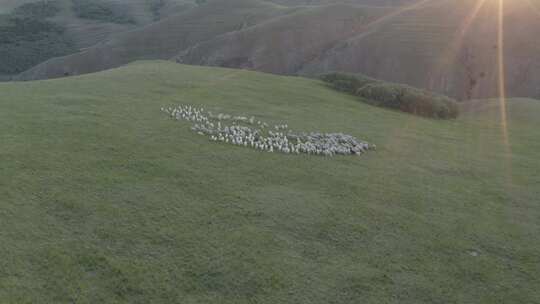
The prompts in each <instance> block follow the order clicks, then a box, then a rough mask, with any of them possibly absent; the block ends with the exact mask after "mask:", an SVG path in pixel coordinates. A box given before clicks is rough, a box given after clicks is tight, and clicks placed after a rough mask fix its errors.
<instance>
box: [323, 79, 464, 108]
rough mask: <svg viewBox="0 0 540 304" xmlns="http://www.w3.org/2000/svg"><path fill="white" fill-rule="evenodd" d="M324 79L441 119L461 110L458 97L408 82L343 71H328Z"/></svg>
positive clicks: (381, 102)
mask: <svg viewBox="0 0 540 304" xmlns="http://www.w3.org/2000/svg"><path fill="white" fill-rule="evenodd" d="M321 79H322V80H323V81H325V82H327V83H329V84H330V85H331V86H332V87H333V88H334V89H336V90H339V91H344V92H348V93H351V94H354V95H356V96H359V97H362V100H364V101H365V102H367V103H369V104H372V105H375V106H379V107H385V108H390V109H395V110H399V111H402V112H407V113H412V114H415V115H419V116H424V117H431V118H441V119H449V118H456V117H457V116H458V114H459V108H458V105H457V102H456V101H455V100H453V99H451V98H449V97H446V96H443V95H438V94H435V93H432V92H428V91H425V90H420V89H417V88H413V87H410V86H407V85H401V84H395V83H389V82H384V81H380V80H376V79H373V78H370V77H367V76H363V75H352V74H343V73H331V74H326V75H323V76H321Z"/></svg>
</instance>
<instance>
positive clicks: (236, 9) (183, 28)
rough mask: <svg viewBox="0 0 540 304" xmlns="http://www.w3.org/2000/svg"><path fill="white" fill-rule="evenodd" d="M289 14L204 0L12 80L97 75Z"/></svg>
mask: <svg viewBox="0 0 540 304" xmlns="http://www.w3.org/2000/svg"><path fill="white" fill-rule="evenodd" d="M294 10H295V9H287V8H285V7H281V6H277V5H275V4H269V3H265V2H262V1H256V0H228V1H209V2H208V3H205V4H202V5H199V6H198V7H196V8H192V9H189V10H187V11H186V12H184V13H180V14H176V15H174V16H171V17H168V18H164V19H163V20H161V21H158V22H154V23H152V24H150V25H148V26H146V27H144V28H142V29H140V30H134V31H129V32H124V33H121V34H118V35H116V36H115V37H114V38H111V39H109V40H107V41H105V42H103V43H99V44H97V45H95V46H93V47H90V48H87V49H85V50H83V51H81V52H79V53H75V54H72V55H68V56H65V57H60V58H53V59H51V60H49V61H46V62H44V63H42V64H40V65H38V66H36V67H34V68H32V69H30V70H28V71H26V72H24V73H22V74H20V75H19V76H18V77H16V79H18V80H31V79H46V78H56V77H62V76H67V75H78V74H84V73H90V72H96V71H101V70H105V69H109V68H113V67H118V66H121V65H123V64H126V63H129V62H131V61H134V60H137V59H169V58H172V57H174V56H175V55H176V54H178V53H179V52H180V51H182V50H184V49H186V48H188V47H190V46H192V45H195V44H197V43H199V42H202V41H205V40H209V39H211V38H213V37H216V36H219V35H221V34H224V33H227V32H231V31H236V30H240V29H242V28H244V27H249V26H251V25H254V24H257V23H259V22H262V21H264V20H267V19H270V18H272V17H276V16H279V15H282V14H286V13H288V12H290V11H294Z"/></svg>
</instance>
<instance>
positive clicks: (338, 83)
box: [321, 73, 377, 94]
mask: <svg viewBox="0 0 540 304" xmlns="http://www.w3.org/2000/svg"><path fill="white" fill-rule="evenodd" d="M321 79H322V80H324V81H325V82H328V83H330V84H332V86H333V87H334V88H335V89H337V90H339V91H343V92H348V93H351V94H354V93H355V92H356V91H357V90H358V89H359V88H361V87H363V86H365V85H367V84H370V83H375V82H377V80H375V79H373V78H370V77H367V76H363V75H353V74H346V73H329V74H325V75H322V76H321Z"/></svg>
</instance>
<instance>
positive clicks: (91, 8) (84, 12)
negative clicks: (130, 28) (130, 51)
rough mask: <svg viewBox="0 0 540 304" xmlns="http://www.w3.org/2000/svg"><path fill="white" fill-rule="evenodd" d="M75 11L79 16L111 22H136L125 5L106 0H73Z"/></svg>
mask: <svg viewBox="0 0 540 304" xmlns="http://www.w3.org/2000/svg"><path fill="white" fill-rule="evenodd" d="M71 1H72V2H73V11H74V12H75V14H76V15H77V17H79V18H83V19H91V20H99V21H105V22H111V23H119V24H127V23H135V20H134V19H133V18H132V17H131V16H130V15H129V13H128V12H127V11H126V9H125V7H124V6H123V5H121V4H115V3H112V2H110V1H105V0H71Z"/></svg>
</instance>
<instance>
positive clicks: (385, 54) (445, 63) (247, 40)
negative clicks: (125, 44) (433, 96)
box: [178, 0, 540, 99]
mask: <svg viewBox="0 0 540 304" xmlns="http://www.w3.org/2000/svg"><path fill="white" fill-rule="evenodd" d="M478 3H481V2H478V1H471V0H460V1H454V0H451V1H435V2H427V3H426V4H424V5H420V6H414V7H411V6H406V7H409V9H403V8H399V9H395V8H394V9H390V10H389V11H388V9H387V12H386V15H383V16H382V17H381V15H380V14H379V11H376V13H375V14H373V17H374V18H377V17H379V19H378V20H377V21H372V23H371V24H369V25H368V26H364V27H356V26H355V23H354V22H352V23H351V24H347V22H350V20H349V19H348V17H347V14H339V13H338V14H335V15H330V14H327V16H328V18H326V19H325V18H322V20H323V21H322V22H319V20H321V17H320V16H319V15H317V13H316V10H311V11H312V12H313V13H312V16H311V17H312V19H311V20H309V18H290V19H291V20H289V22H288V23H286V24H282V27H281V28H280V29H279V31H276V30H275V28H276V26H275V25H274V24H271V23H266V24H264V25H262V26H258V27H257V29H246V30H244V31H241V32H236V33H232V34H230V35H225V36H222V37H218V38H215V39H213V40H211V41H207V42H205V43H202V44H199V45H196V46H194V47H192V48H190V49H189V50H187V51H185V52H183V53H182V54H180V55H179V57H178V61H180V62H184V63H194V64H202V65H217V66H228V67H248V68H253V69H255V70H259V71H265V72H272V73H279V74H296V73H298V74H318V73H322V72H327V71H344V72H352V73H363V74H367V75H369V76H372V77H375V78H380V79H384V80H387V81H393V82H400V83H406V84H409V85H413V86H416V87H420V88H425V89H428V90H433V91H437V92H440V93H444V94H447V95H451V96H453V97H457V98H461V99H471V98H474V97H492V96H497V94H498V63H497V58H498V57H497V56H498V46H497V43H498V40H497V39H498V37H497V29H498V23H497V22H498V19H497V10H498V5H497V4H498V2H497V1H492V0H488V1H484V3H483V5H482V6H480V7H479V8H478V11H477V13H476V15H474V18H472V17H471V16H472V13H473V12H475V11H476V6H477V5H478ZM334 9H335V6H333V7H324V8H321V10H323V11H327V10H334ZM358 10H361V8H359V9H358ZM364 10H369V9H368V8H364ZM343 11H347V12H352V11H353V8H349V9H343ZM538 16H539V15H538V12H536V11H534V10H531V7H530V2H529V0H516V1H507V2H506V5H505V15H504V19H505V25H504V35H505V40H504V53H505V55H504V58H505V65H506V73H505V79H506V80H507V88H506V89H507V93H508V94H509V95H510V96H534V97H540V89H539V88H538V86H536V85H535V84H536V83H537V82H538V81H539V80H540V57H539V55H538V54H540V53H539V52H538V50H539V49H540V44H539V43H538V41H537V40H535V39H530V37H537V36H540V18H538ZM344 20H345V22H344ZM313 24H316V26H313ZM340 25H341V26H343V27H344V28H346V29H348V30H350V31H347V30H344V28H339V26H340ZM337 33H340V34H337ZM344 36H346V38H344ZM291 37H295V38H292V39H291ZM306 37H307V38H306ZM309 37H313V38H315V39H316V41H317V42H321V44H320V45H315V44H313V43H306V42H305V40H304V38H305V39H309ZM291 40H292V41H293V42H297V43H296V44H295V43H291ZM322 42H331V47H329V46H328V44H324V43H322ZM306 47H312V49H311V52H309V53H308V54H307V55H305V54H304V53H303V52H302V51H303V49H302V48H306ZM238 54H240V55H238ZM313 54H317V56H315V57H314V56H313ZM240 59H243V60H240ZM231 62H232V64H231Z"/></svg>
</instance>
